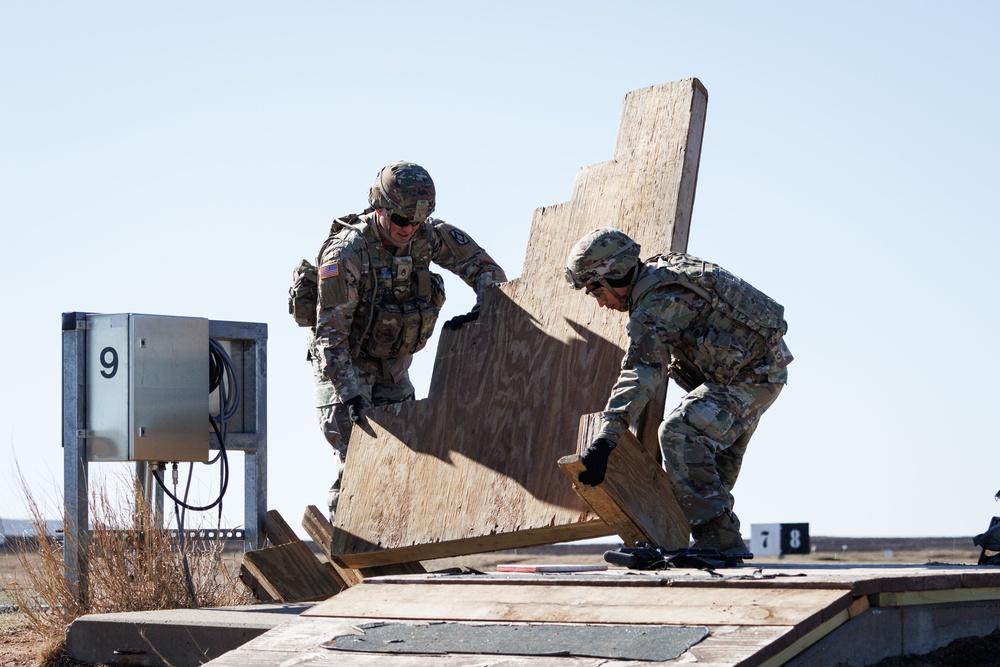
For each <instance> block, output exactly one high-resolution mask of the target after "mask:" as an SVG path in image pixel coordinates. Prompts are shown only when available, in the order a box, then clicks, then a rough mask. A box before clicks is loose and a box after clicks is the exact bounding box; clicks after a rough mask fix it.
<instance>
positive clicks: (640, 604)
mask: <svg viewBox="0 0 1000 667" xmlns="http://www.w3.org/2000/svg"><path fill="white" fill-rule="evenodd" d="M852 601H853V597H852V596H851V594H850V593H849V592H847V591H843V590H804V589H798V590H787V589H749V588H747V589H736V588H725V589H724V588H714V587H704V588H687V589H674V588H672V587H662V586H661V587H608V586H600V585H584V584H577V585H575V586H552V585H532V586H513V585H511V586H495V585H489V584H475V583H462V584H460V585H440V584H433V583H413V584H379V583H371V584H369V583H364V584H361V585H360V586H354V587H353V588H351V589H349V590H347V591H344V592H343V593H342V594H341V595H338V596H337V597H335V598H331V599H329V600H326V601H325V602H322V603H320V604H318V605H316V606H315V607H313V608H312V609H309V610H307V611H305V612H303V615H305V616H327V617H347V616H351V617H361V618H380V619H389V618H391V619H409V620H468V621H519V622H550V623H635V624H668V625H670V624H679V625H799V624H808V623H807V622H809V621H811V622H812V625H813V626H815V625H818V624H819V623H820V622H822V621H823V620H825V618H827V617H829V616H830V615H831V614H832V613H836V612H839V611H840V610H844V609H847V608H848V606H850V604H851V602H852Z"/></svg>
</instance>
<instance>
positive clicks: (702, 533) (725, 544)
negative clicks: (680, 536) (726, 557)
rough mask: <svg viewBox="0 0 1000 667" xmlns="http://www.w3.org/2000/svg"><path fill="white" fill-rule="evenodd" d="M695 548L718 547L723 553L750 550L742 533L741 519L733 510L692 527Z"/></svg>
mask: <svg viewBox="0 0 1000 667" xmlns="http://www.w3.org/2000/svg"><path fill="white" fill-rule="evenodd" d="M691 535H692V537H694V544H693V545H692V547H693V548H695V549H717V550H718V551H721V552H722V553H738V552H743V551H749V549H747V545H746V542H744V541H743V536H742V535H740V520H739V519H737V518H736V515H735V514H733V513H731V512H723V513H722V514H720V515H719V516H717V517H715V518H714V519H712V520H711V521H709V522H708V523H704V524H702V525H700V526H695V527H693V528H692V529H691Z"/></svg>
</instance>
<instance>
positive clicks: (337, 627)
mask: <svg viewBox="0 0 1000 667" xmlns="http://www.w3.org/2000/svg"><path fill="white" fill-rule="evenodd" d="M366 622H369V619H335V618H303V617H300V618H297V619H294V620H291V621H289V622H288V623H283V624H281V625H280V626H278V627H276V628H275V629H273V630H270V631H269V632H267V633H265V634H264V635H261V636H259V637H257V638H255V639H252V640H251V641H249V642H248V643H246V644H244V645H243V646H241V647H240V648H238V649H236V650H235V651H230V652H229V653H227V654H225V655H223V656H221V657H219V658H216V659H215V660H212V661H211V662H209V663H207V665H208V667H271V666H272V665H278V664H281V665H309V667H387V666H391V667H482V666H483V665H503V666H504V667H553V666H555V665H558V666H559V667H600V666H601V665H607V664H608V661H607V660H606V659H603V658H577V657H569V656H559V657H554V656H540V657H531V656H499V655H488V656H487V655H475V654H451V655H412V654H410V655H405V654H404V655H399V654H393V655H389V654H385V653H345V652H338V651H331V650H329V649H324V648H321V644H322V643H323V642H327V641H329V640H330V639H332V638H333V637H335V636H337V635H343V634H348V633H351V632H356V631H355V630H354V629H353V628H354V627H355V626H358V625H361V624H363V623H366ZM792 631H793V630H792V628H789V627H787V626H747V627H739V626H721V627H715V628H712V634H711V635H710V636H709V637H707V638H706V639H705V640H704V641H702V642H700V643H698V644H696V645H694V646H692V647H691V648H690V649H689V651H688V652H687V653H685V654H684V655H683V656H682V657H681V658H679V659H678V660H677V661H676V663H669V664H697V665H698V667H732V666H733V665H744V664H748V663H746V662H744V661H746V660H748V659H749V658H750V657H751V656H753V655H754V653H756V652H757V651H760V650H761V649H762V648H764V647H767V646H768V645H769V644H771V643H773V642H774V641H776V640H780V639H781V638H782V636H783V635H786V634H788V633H790V632H792ZM614 664H615V665H620V666H621V667H625V666H626V665H635V666H636V667H644V666H645V665H650V664H663V663H648V662H634V661H621V660H616V661H614Z"/></svg>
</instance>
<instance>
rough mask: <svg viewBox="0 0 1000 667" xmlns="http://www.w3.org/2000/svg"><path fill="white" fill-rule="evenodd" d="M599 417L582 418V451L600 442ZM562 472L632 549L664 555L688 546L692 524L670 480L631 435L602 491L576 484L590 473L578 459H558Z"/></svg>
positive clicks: (618, 449)
mask: <svg viewBox="0 0 1000 667" xmlns="http://www.w3.org/2000/svg"><path fill="white" fill-rule="evenodd" d="M600 416H601V415H600V413H596V414H593V415H584V416H583V417H581V418H580V443H579V447H580V449H581V450H582V449H583V448H584V447H586V446H587V444H589V443H590V442H592V441H593V439H594V437H595V436H596V432H597V429H598V428H599V427H600ZM559 467H560V468H562V471H563V472H564V473H566V476H567V477H569V479H570V482H571V483H572V485H573V489H574V490H575V491H576V492H577V494H578V495H579V496H580V497H581V498H582V499H583V500H584V502H586V503H587V505H589V506H590V508H591V509H592V510H593V511H594V512H595V513H596V514H597V515H598V516H600V517H601V518H602V519H604V521H605V522H607V523H608V525H610V526H611V527H612V528H613V529H614V531H615V533H617V534H618V536H619V537H621V538H622V542H624V543H625V544H626V545H627V546H634V545H635V543H636V542H649V543H651V544H655V545H658V546H661V547H663V548H664V549H683V548H685V547H687V546H688V543H689V539H688V538H689V537H690V531H689V526H688V522H687V519H686V518H685V517H684V512H682V511H681V508H680V505H678V504H677V499H676V498H674V494H673V493H672V492H671V490H670V482H669V480H668V479H667V474H666V473H665V472H663V468H661V467H660V465H659V464H658V463H657V461H656V459H654V458H652V457H650V456H649V454H648V453H647V451H646V449H645V447H644V446H643V444H642V443H640V442H639V440H638V439H637V438H636V437H635V436H634V435H632V434H631V433H626V434H625V436H624V437H623V438H622V439H621V440H620V441H619V442H618V446H617V447H615V450H614V452H613V453H612V455H611V457H610V458H609V459H608V471H607V475H606V476H605V478H604V482H602V483H601V484H599V485H597V486H587V485H586V484H581V483H580V482H578V481H577V477H578V476H579V475H580V473H581V472H582V471H583V470H584V469H585V468H584V467H583V463H582V461H581V460H580V455H579V454H571V455H570V456H564V457H563V458H561V459H559Z"/></svg>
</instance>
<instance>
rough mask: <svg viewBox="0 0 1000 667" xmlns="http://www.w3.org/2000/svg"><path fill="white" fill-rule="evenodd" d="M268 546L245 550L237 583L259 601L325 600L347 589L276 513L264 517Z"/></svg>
mask: <svg viewBox="0 0 1000 667" xmlns="http://www.w3.org/2000/svg"><path fill="white" fill-rule="evenodd" d="M264 536H265V537H266V538H267V540H268V541H269V542H270V543H271V544H272V546H270V547H265V548H263V549H256V550H254V551H248V552H247V553H245V554H244V555H243V562H242V563H241V564H240V580H241V581H242V582H243V583H244V584H245V585H246V586H247V588H249V589H250V592H251V593H253V595H254V597H256V598H257V599H258V600H260V601H261V602H308V601H313V600H325V599H326V598H328V597H330V596H331V595H336V594H337V593H339V592H340V591H341V590H343V589H344V588H346V587H347V582H346V581H345V580H344V577H343V576H341V573H340V572H339V571H338V570H336V569H334V568H330V567H327V566H326V565H324V564H323V563H321V562H320V561H319V559H318V558H317V557H316V554H314V553H313V552H312V550H311V549H310V548H309V547H308V545H306V543H305V542H303V541H302V540H301V539H299V536H298V535H296V534H295V531H294V530H292V528H291V526H289V525H288V523H286V522H285V519H284V518H283V517H282V516H281V514H279V513H278V511H277V510H270V511H269V512H267V514H265V515H264Z"/></svg>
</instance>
